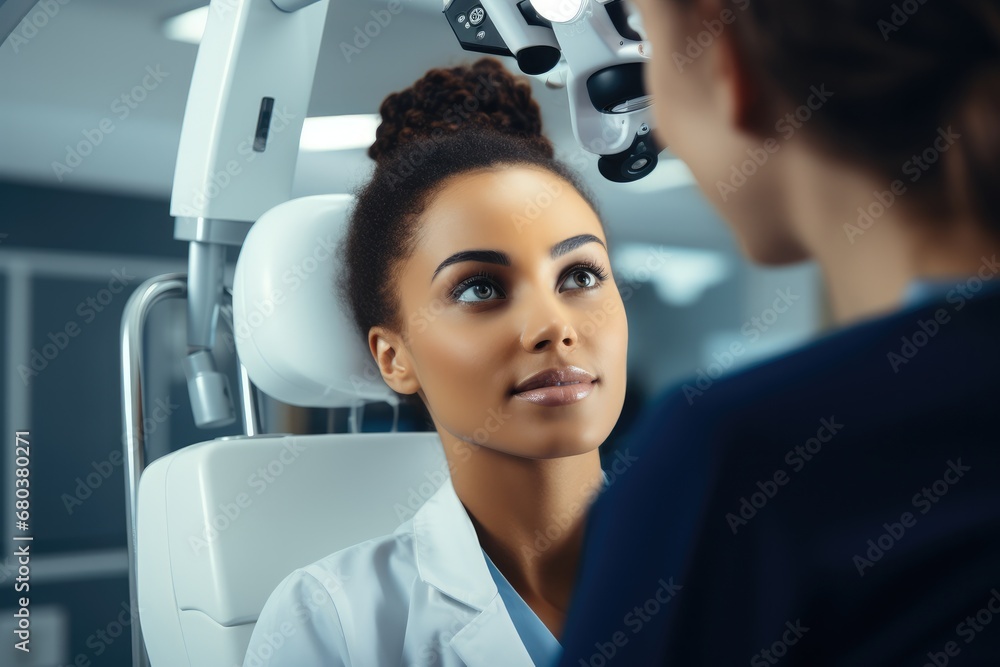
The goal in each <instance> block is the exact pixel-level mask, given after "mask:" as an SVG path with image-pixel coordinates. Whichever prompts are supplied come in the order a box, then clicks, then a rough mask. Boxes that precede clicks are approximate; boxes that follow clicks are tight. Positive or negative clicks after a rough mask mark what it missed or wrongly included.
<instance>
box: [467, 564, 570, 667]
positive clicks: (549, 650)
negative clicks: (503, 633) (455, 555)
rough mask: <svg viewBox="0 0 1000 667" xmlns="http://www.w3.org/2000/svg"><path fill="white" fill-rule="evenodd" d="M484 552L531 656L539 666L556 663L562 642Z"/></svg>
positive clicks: (560, 653) (515, 627)
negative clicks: (560, 642)
mask: <svg viewBox="0 0 1000 667" xmlns="http://www.w3.org/2000/svg"><path fill="white" fill-rule="evenodd" d="M483 556H484V557H485V558H486V565H487V566H489V568H490V574H491V575H493V581H494V582H496V585H497V591H499V593H500V599H502V600H503V604H504V607H506V608H507V614H508V615H509V616H510V620H511V622H512V623H513V624H514V629H515V630H517V636H518V637H520V638H521V643H522V644H524V648H525V650H526V651H527V652H528V655H529V656H531V661H532V662H533V663H535V667H555V665H556V664H557V663H558V661H559V658H560V656H561V655H562V646H560V645H559V642H558V641H557V640H556V638H555V636H553V634H552V632H551V631H550V630H549V629H548V627H547V626H546V625H545V624H544V623H542V620H541V619H540V618H538V616H537V615H536V614H535V612H534V611H532V609H531V607H529V606H528V603H527V602H525V601H524V600H522V599H521V596H520V595H518V594H517V591H516V590H514V587H513V586H511V585H510V584H509V583H508V582H507V578H506V577H504V576H503V574H502V573H501V572H500V570H498V569H497V566H496V565H494V564H493V561H492V560H491V559H490V556H489V554H487V553H486V551H483Z"/></svg>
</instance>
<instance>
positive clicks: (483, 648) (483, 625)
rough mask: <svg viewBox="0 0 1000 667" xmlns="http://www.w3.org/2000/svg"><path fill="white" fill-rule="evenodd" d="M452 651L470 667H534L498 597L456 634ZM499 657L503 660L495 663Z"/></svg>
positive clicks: (452, 642)
mask: <svg viewBox="0 0 1000 667" xmlns="http://www.w3.org/2000/svg"><path fill="white" fill-rule="evenodd" d="M451 648H452V649H453V650H454V651H455V653H456V654H458V657H460V658H461V659H462V662H464V663H465V664H466V665H468V666H469V667H495V666H496V665H498V664H503V665H504V666H505V667H507V666H509V667H533V665H534V663H533V662H532V661H531V657H530V656H529V655H528V651H527V650H525V648H524V644H522V643H521V638H520V637H518V635H517V630H516V629H515V628H514V624H513V623H512V622H511V620H510V615H509V614H508V613H507V610H506V609H505V608H504V606H503V600H501V599H500V595H499V594H498V595H497V596H496V597H494V598H493V600H492V601H491V602H490V603H489V605H488V606H487V607H486V609H484V610H483V612H482V613H481V614H479V616H476V618H474V619H473V620H472V622H470V623H469V624H468V625H466V626H465V627H464V628H462V630H460V631H459V632H458V633H456V634H455V637H454V638H453V639H452V640H451ZM498 656H503V659H502V660H501V661H498Z"/></svg>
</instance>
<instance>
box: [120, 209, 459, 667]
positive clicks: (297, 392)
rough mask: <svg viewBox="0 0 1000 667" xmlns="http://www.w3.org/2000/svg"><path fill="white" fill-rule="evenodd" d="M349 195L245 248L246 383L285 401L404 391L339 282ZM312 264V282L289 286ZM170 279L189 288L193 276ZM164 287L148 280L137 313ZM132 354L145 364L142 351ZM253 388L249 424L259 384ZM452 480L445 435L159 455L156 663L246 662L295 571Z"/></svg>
mask: <svg viewBox="0 0 1000 667" xmlns="http://www.w3.org/2000/svg"><path fill="white" fill-rule="evenodd" d="M350 203H351V198H350V197H349V196H347V195H322V196H314V197H304V198H301V199H295V200H292V201H289V202H286V203H284V204H281V205H279V206H277V207H275V208H273V209H271V210H270V211H268V212H267V213H265V214H264V215H263V216H262V217H261V219H260V220H259V221H258V222H257V223H256V224H255V225H254V227H253V228H252V229H251V230H250V233H249V234H248V236H247V239H246V242H245V243H244V246H243V249H242V252H241V253H240V258H239V261H238V263H237V267H236V275H235V278H234V284H233V289H232V298H233V304H232V320H231V321H232V322H233V323H235V325H234V326H233V327H232V329H233V332H234V335H235V339H236V348H237V353H238V355H239V358H240V360H241V363H242V364H243V365H244V366H245V376H249V378H250V379H252V380H253V382H254V384H255V385H256V387H258V388H260V389H261V390H263V391H264V392H266V393H267V394H268V395H269V396H272V397H274V398H277V399H278V400H281V401H283V402H285V403H290V404H295V405H305V406H312V407H346V406H352V407H357V406H361V405H362V404H363V402H364V401H366V400H392V401H395V400H396V397H395V396H394V395H392V392H391V390H390V389H389V388H388V387H387V386H386V385H385V383H384V382H383V381H382V378H381V376H380V375H379V374H378V373H377V372H376V370H375V367H374V363H373V362H372V359H371V354H370V353H369V352H368V350H367V348H366V346H365V345H364V344H363V341H362V340H361V339H360V337H359V336H358V335H357V334H356V333H355V332H354V330H353V325H352V324H351V321H350V315H349V314H347V313H345V312H343V311H342V310H341V309H340V308H338V303H337V300H336V297H335V294H334V293H333V290H332V285H333V278H334V272H335V261H334V259H335V257H334V256H333V254H332V253H331V252H330V251H331V248H332V246H334V245H336V243H337V242H338V241H339V237H340V234H341V232H342V229H343V228H344V226H345V224H346V217H347V213H348V209H349V205H350ZM303 264H305V265H307V266H309V267H310V269H311V271H310V272H309V273H308V274H307V279H306V280H304V281H299V282H297V283H291V284H289V283H287V282H285V281H283V280H282V276H283V275H284V274H285V273H286V272H288V271H290V270H291V269H292V267H294V266H296V265H299V266H301V265H303ZM170 280H173V281H175V282H176V284H177V286H178V287H180V285H182V284H183V277H182V276H176V277H167V279H166V281H167V282H169V281H170ZM164 282H165V281H164V279H153V280H151V281H149V282H148V283H146V285H144V286H143V287H142V288H140V289H139V290H138V291H137V292H136V294H135V296H134V297H133V299H132V301H130V303H129V305H128V309H133V308H139V307H140V304H141V303H142V302H143V301H148V299H149V298H150V297H149V296H147V295H148V294H150V291H151V290H154V287H155V285H156V284H157V283H164ZM224 310H228V309H224ZM140 319H141V318H137V319H136V320H135V321H139V320H140ZM225 319H226V320H227V323H228V318H225ZM125 333H126V335H127V334H128V333H129V332H125ZM131 349H133V350H134V348H131ZM128 363H129V364H130V365H131V366H132V370H133V372H137V371H138V370H139V369H140V368H141V360H138V359H134V360H130V361H129V362H128ZM244 396H245V397H248V398H249V399H250V400H249V402H248V404H247V405H246V408H247V410H246V411H245V413H248V414H249V416H248V421H249V422H250V424H251V425H252V423H253V422H254V421H255V418H254V416H253V414H252V413H253V401H252V392H247V393H245V394H244ZM354 423H355V425H357V421H355V422H354ZM250 430H252V429H250ZM447 476H448V467H447V462H446V461H445V459H444V454H443V451H442V447H441V441H440V439H439V438H438V435H437V433H436V432H433V431H431V432H413V433H401V432H389V433H348V434H333V435H307V436H301V435H300V436H290V435H289V436H282V435H280V434H278V435H256V436H252V437H249V438H248V437H226V438H220V439H216V440H211V441H207V442H202V443H199V444H195V445H191V446H189V447H184V448H183V449H180V450H178V451H176V452H173V453H171V454H168V455H166V456H163V457H161V458H159V459H157V460H156V461H154V462H153V463H152V464H150V465H149V467H148V468H146V469H145V471H144V472H143V474H142V477H141V479H140V483H139V489H138V502H137V505H136V510H137V530H138V532H137V549H136V555H137V556H138V568H137V572H136V574H137V580H136V583H137V593H138V609H139V621H140V623H139V625H140V627H141V631H142V637H143V640H144V642H145V648H146V650H147V653H148V657H149V661H150V663H151V664H152V665H153V667H161V666H166V667H240V666H241V665H242V664H243V658H244V654H245V653H246V650H247V644H248V643H249V641H250V635H251V633H252V631H253V627H254V623H255V622H256V620H257V616H258V614H259V612H260V610H261V609H262V608H263V606H264V602H265V601H266V600H267V597H268V595H270V593H271V591H272V590H274V588H275V587H276V586H277V585H278V583H279V582H280V581H281V580H282V579H283V578H284V577H285V575H287V574H288V573H289V572H291V571H292V570H294V569H295V568H298V567H302V566H304V565H307V564H309V563H311V562H313V561H315V560H317V559H319V558H322V557H323V556H326V555H328V554H331V553H333V552H334V551H337V550H339V549H342V548H345V547H348V546H351V545H353V544H356V543H358V542H362V541H364V540H367V539H370V538H374V537H378V536H380V535H385V534H388V533H391V532H392V531H393V530H394V529H395V528H396V526H398V525H399V524H400V523H402V522H403V521H404V520H406V519H408V518H409V517H410V516H412V515H413V513H414V511H415V510H416V509H417V508H418V507H419V506H420V504H422V502H423V501H424V500H426V499H427V498H429V497H430V496H431V495H432V494H433V492H434V491H436V490H437V488H438V486H439V485H440V483H441V482H442V481H443V480H445V479H447ZM281 641H283V638H282V637H280V636H279V637H274V643H279V642H281ZM136 647H138V648H142V645H141V644H136ZM135 657H136V659H138V660H140V662H139V664H144V663H142V662H141V660H142V659H143V657H144V656H142V655H139V656H135Z"/></svg>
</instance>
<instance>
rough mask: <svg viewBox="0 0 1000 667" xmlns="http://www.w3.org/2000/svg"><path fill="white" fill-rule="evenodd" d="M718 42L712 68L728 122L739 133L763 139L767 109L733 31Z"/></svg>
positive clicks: (725, 33)
mask: <svg viewBox="0 0 1000 667" xmlns="http://www.w3.org/2000/svg"><path fill="white" fill-rule="evenodd" d="M718 39H719V43H718V47H719V48H718V49H717V50H716V54H717V55H716V58H717V59H716V60H715V67H716V68H717V73H718V79H717V81H718V86H719V87H720V91H719V92H720V94H721V95H722V98H723V106H724V108H725V111H726V114H727V116H728V117H729V122H730V123H731V124H732V126H733V127H734V128H736V129H737V130H739V131H740V132H744V133H746V134H749V135H752V136H760V137H764V138H766V130H765V127H766V126H767V120H766V118H765V116H767V114H768V113H769V112H770V107H769V105H767V104H764V103H763V99H762V97H761V94H760V86H759V82H758V81H756V80H755V78H754V73H753V71H752V70H751V68H750V66H749V61H748V59H747V58H745V57H742V56H741V54H740V52H739V44H738V40H737V36H736V31H735V30H734V29H733V28H728V29H727V30H726V31H725V32H724V33H723V34H722V35H720V36H719V38H718ZM772 122H773V121H772Z"/></svg>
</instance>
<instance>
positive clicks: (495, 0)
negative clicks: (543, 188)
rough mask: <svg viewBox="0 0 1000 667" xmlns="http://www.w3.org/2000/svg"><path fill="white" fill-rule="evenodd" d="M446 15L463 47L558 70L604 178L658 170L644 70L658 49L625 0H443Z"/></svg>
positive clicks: (536, 69) (576, 129) (580, 133)
mask: <svg viewBox="0 0 1000 667" xmlns="http://www.w3.org/2000/svg"><path fill="white" fill-rule="evenodd" d="M444 13H445V16H447V17H448V24H449V25H450V26H451V28H452V30H454V32H455V36H456V37H458V41H459V43H460V44H461V45H462V48H463V49H465V50H467V51H478V52H481V53H489V54H492V55H497V56H512V57H514V58H516V60H517V64H518V67H520V69H521V71H522V72H524V73H525V74H532V75H538V74H544V73H546V72H550V71H553V74H552V75H551V76H550V77H549V78H548V79H547V83H549V84H550V85H553V86H559V87H561V86H562V85H565V87H566V91H567V93H568V94H569V116H570V121H571V122H572V126H573V135H574V136H575V137H576V140H577V142H578V143H579V144H580V146H581V147H582V148H583V149H584V150H586V151H589V152H591V153H595V154H597V155H600V156H601V158H600V159H599V160H598V161H597V166H598V169H599V170H600V172H601V174H602V175H603V176H604V177H605V178H607V179H608V180H610V181H615V182H619V183H624V182H629V181H635V180H638V179H640V178H642V177H644V176H647V175H649V174H650V173H651V172H652V171H653V169H654V168H656V163H657V156H658V155H659V153H660V151H662V150H663V147H662V146H658V145H657V142H656V141H655V139H654V137H653V134H652V131H651V130H652V128H653V126H654V122H653V120H654V118H653V109H652V104H653V99H652V96H651V95H648V94H647V93H646V90H645V86H644V83H643V74H642V72H643V66H644V64H645V62H646V61H647V60H648V59H649V58H650V56H651V55H652V53H651V50H650V45H649V42H647V41H646V40H645V39H644V37H643V36H642V35H641V34H640V33H639V32H637V31H636V30H635V28H634V27H633V25H636V21H635V19H636V18H637V15H634V16H631V17H630V16H629V9H628V5H627V3H626V0H444ZM630 19H631V20H630ZM560 58H563V59H565V66H564V67H559V68H558V69H556V68H557V66H558V65H559V62H560Z"/></svg>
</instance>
